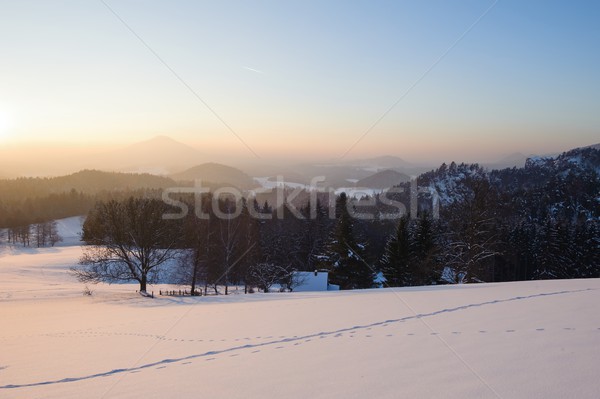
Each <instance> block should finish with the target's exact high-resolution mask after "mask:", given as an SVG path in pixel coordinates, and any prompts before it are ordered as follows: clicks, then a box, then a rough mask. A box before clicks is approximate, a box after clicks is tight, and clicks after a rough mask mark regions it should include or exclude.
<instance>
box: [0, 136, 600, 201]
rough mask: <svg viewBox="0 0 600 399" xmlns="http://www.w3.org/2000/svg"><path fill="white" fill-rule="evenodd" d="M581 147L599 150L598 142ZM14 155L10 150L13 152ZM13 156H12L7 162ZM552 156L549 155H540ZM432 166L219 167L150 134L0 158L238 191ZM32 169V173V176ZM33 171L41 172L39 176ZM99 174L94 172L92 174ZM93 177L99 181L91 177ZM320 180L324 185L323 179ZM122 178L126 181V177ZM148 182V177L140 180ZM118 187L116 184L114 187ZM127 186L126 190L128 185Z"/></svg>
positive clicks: (386, 182)
mask: <svg viewBox="0 0 600 399" xmlns="http://www.w3.org/2000/svg"><path fill="white" fill-rule="evenodd" d="M585 148H600V144H595V145H591V146H588V147H585ZM17 152H18V151H14V153H15V154H16V153H17ZM11 156H12V157H14V159H13V158H11ZM548 156H556V155H555V154H552V155H546V156H543V157H542V158H544V157H548ZM535 158H536V156H533V155H530V156H526V155H524V154H522V153H514V154H511V155H509V156H507V157H505V158H503V159H501V160H498V161H496V162H493V163H487V164H482V165H481V166H483V167H484V168H486V169H488V170H494V169H496V170H497V169H504V168H512V167H523V166H525V164H526V162H527V160H528V159H535ZM437 166H438V165H431V166H419V165H415V164H412V163H410V162H407V161H405V160H404V159H402V158H399V157H397V156H391V155H386V156H380V157H373V158H366V159H354V160H339V159H338V160H332V161H329V162H327V163H304V164H296V165H291V164H288V165H277V166H274V165H266V164H265V165H259V164H248V165H243V164H241V165H237V166H236V165H233V166H228V165H223V164H221V163H215V162H207V155H206V154H203V153H201V152H200V151H199V150H197V149H195V148H194V147H191V146H189V145H186V144H183V143H180V142H179V141H176V140H174V139H172V138H170V137H167V136H156V137H154V138H151V139H149V140H145V141H141V142H138V143H135V144H132V145H129V146H127V147H125V148H121V149H117V150H112V151H105V152H102V153H95V154H93V153H91V154H77V152H75V153H74V154H72V155H67V152H66V150H61V151H44V150H43V149H41V148H39V149H36V150H35V152H32V153H31V156H29V157H28V158H27V159H23V158H22V157H20V158H19V157H18V156H17V155H14V154H11V153H10V152H3V153H2V154H0V170H1V171H2V175H3V176H4V177H5V178H6V177H17V176H51V175H63V176H64V175H67V174H68V173H72V172H73V171H74V170H83V169H87V170H88V171H87V172H85V175H84V178H83V179H82V180H81V182H79V183H77V184H74V185H73V184H72V185H73V187H74V188H76V189H79V187H81V186H82V185H83V184H86V183H89V184H93V182H86V181H85V179H89V178H90V177H91V176H92V175H91V173H92V172H90V171H89V170H105V171H109V172H127V173H138V174H139V173H142V174H143V173H148V174H150V175H155V176H164V177H169V179H168V180H169V182H166V181H162V182H158V181H156V182H152V183H151V184H150V186H151V187H156V186H162V185H163V184H171V183H174V182H176V181H181V182H186V184H189V183H190V182H193V181H195V180H201V181H203V182H204V183H213V184H217V185H231V186H235V187H238V188H240V189H244V190H247V189H252V188H256V187H257V184H258V183H257V180H256V179H257V178H260V179H261V181H266V180H270V181H275V180H276V179H277V177H278V176H282V178H283V180H284V181H285V182H286V183H290V185H292V186H293V185H296V186H297V185H298V184H301V185H309V184H310V183H311V181H312V180H313V179H314V178H319V181H321V183H320V184H321V185H322V186H329V187H333V188H347V187H361V188H372V189H378V190H382V189H386V188H388V187H391V186H394V185H397V184H400V183H402V182H405V181H408V180H409V179H410V176H418V175H421V174H422V173H425V172H428V171H430V170H433V169H435V168H436V167H437ZM36 171H37V172H36ZM39 171H43V173H40V172H39ZM94 173H100V172H94ZM69 176H71V177H70V180H71V181H73V182H74V181H75V180H77V179H78V176H81V175H78V174H77V173H75V174H71V175H69ZM95 178H99V175H97V176H96V177H95ZM323 179H324V181H323ZM126 180H127V179H126ZM144 181H146V182H148V178H147V177H144ZM119 184H121V183H118V184H117V185H119ZM133 186H135V184H133ZM133 186H132V187H133Z"/></svg>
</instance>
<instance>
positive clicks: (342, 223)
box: [325, 193, 374, 289]
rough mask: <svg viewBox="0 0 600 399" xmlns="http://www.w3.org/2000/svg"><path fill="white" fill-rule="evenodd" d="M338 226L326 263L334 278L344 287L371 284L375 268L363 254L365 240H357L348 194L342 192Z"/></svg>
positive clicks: (350, 287)
mask: <svg viewBox="0 0 600 399" xmlns="http://www.w3.org/2000/svg"><path fill="white" fill-rule="evenodd" d="M336 216H337V220H336V226H335V228H334V231H333V235H332V237H331V239H330V241H329V245H328V248H327V249H328V254H327V259H326V260H325V265H326V266H327V268H328V269H329V270H330V273H331V274H330V281H331V282H332V283H333V284H337V285H339V286H340V288H341V289H355V288H371V287H372V286H373V277H374V272H373V269H372V267H371V266H369V265H367V264H366V263H365V261H364V257H363V254H362V252H363V248H364V246H363V245H362V244H359V243H357V242H356V239H355V237H354V231H353V219H352V217H351V216H350V214H349V212H348V197H347V196H346V194H345V193H342V194H341V195H340V196H339V198H338V200H337V203H336Z"/></svg>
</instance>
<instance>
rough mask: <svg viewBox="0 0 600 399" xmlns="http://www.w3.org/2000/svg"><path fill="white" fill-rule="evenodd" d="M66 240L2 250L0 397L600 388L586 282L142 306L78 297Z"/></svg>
mask: <svg viewBox="0 0 600 399" xmlns="http://www.w3.org/2000/svg"><path fill="white" fill-rule="evenodd" d="M69 224H72V226H71V227H73V228H75V227H76V226H77V224H76V221H75V220H71V221H69V222H65V223H64V224H63V227H62V228H63V230H62V231H64V232H66V231H68V230H69V229H68V226H69ZM76 236H77V235H76V234H75V235H72V236H71V237H70V238H68V239H67V240H65V243H68V242H73V241H68V240H74V239H75V237H76ZM65 243H62V246H60V247H54V248H42V249H28V250H23V249H19V248H8V247H0V320H1V321H2V328H1V329H0V398H33V397H44V398H80V397H86V398H139V397H144V398H165V397H184V398H188V397H199V396H202V397H228V398H255V397H264V396H265V395H266V396H269V397H286V398H306V397H315V398H332V397H334V398H335V397H339V398H359V397H360V398H364V397H377V398H397V397H414V398H429V397H437V398H475V397H476V398H528V399H529V398H559V397H573V398H597V397H598V392H600V379H598V378H597V373H598V370H597V368H598V359H600V312H599V311H598V310H599V309H598V306H599V305H598V304H599V303H600V280H598V279H590V280H568V281H567V280H555V281H530V282H516V283H498V284H477V285H445V286H433V287H413V288H403V289H376V290H375V289H374V290H358V291H341V292H303V293H301V292H298V293H296V292H293V293H269V294H249V295H243V294H240V295H229V296H223V295H221V296H210V297H195V298H190V297H185V298H180V297H156V298H154V299H150V298H143V297H141V296H139V295H137V294H136V293H135V290H136V288H137V286H136V285H133V284H120V285H112V286H108V285H104V284H100V285H97V286H93V285H92V286H90V288H91V289H92V290H93V291H94V294H93V295H92V296H84V295H82V291H83V288H84V287H83V285H82V284H80V283H78V282H77V281H75V280H74V279H73V278H72V277H71V276H70V275H69V274H68V273H67V272H66V271H67V270H68V268H69V267H70V266H71V265H74V264H75V263H76V262H77V259H78V257H79V256H80V255H81V248H80V247H78V246H75V245H66V244H65ZM160 288H161V287H160V286H154V287H152V288H150V290H154V291H155V292H158V289H160Z"/></svg>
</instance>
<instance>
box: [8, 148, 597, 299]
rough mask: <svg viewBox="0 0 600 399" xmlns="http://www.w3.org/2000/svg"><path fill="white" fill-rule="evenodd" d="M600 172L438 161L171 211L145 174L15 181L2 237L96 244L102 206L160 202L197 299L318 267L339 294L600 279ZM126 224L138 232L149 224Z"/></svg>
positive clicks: (588, 162)
mask: <svg viewBox="0 0 600 399" xmlns="http://www.w3.org/2000/svg"><path fill="white" fill-rule="evenodd" d="M599 172H600V150H596V149H592V148H588V149H577V150H572V151H569V152H566V153H563V154H561V155H560V156H558V157H553V158H532V159H529V160H528V161H527V164H526V165H525V166H524V167H523V168H511V169H503V170H491V171H489V170H485V169H484V168H482V167H480V166H478V165H476V164H456V163H451V164H450V165H446V164H443V165H441V166H440V167H439V168H438V169H436V170H433V171H431V172H428V173H425V174H423V175H421V176H419V178H418V179H417V181H416V182H406V183H402V184H400V185H398V186H397V187H394V188H393V189H392V190H389V192H386V193H382V194H379V195H377V196H375V197H372V198H370V197H367V198H362V199H360V200H359V199H355V198H350V197H348V196H346V195H345V194H341V195H339V196H335V195H333V194H332V193H331V192H322V193H319V194H318V195H312V194H311V193H309V192H302V193H300V194H298V193H296V195H295V198H294V200H293V201H289V203H288V202H285V204H282V203H278V202H277V201H276V199H275V196H274V195H273V194H264V195H262V196H259V197H249V198H247V199H236V198H234V197H231V198H230V197H228V196H221V197H219V198H214V197H213V196H212V195H211V194H202V195H201V196H198V195H196V196H194V195H192V194H179V195H178V197H177V201H180V202H179V204H180V205H179V206H177V205H175V206H173V205H174V204H171V205H170V206H169V205H167V204H164V203H163V201H162V200H161V199H160V196H161V190H162V189H164V188H166V187H169V186H170V184H175V183H174V182H172V181H169V179H166V178H159V177H155V176H150V175H147V176H144V177H143V178H142V177H139V176H135V175H131V176H129V177H122V176H120V175H119V177H118V178H117V177H116V176H118V175H115V176H112V177H111V176H110V174H102V175H99V176H101V177H102V178H106V180H105V181H104V180H103V181H100V182H99V183H98V185H97V186H94V185H93V184H92V183H93V176H89V179H90V180H88V179H82V181H86V182H85V184H89V186H84V185H83V183H80V185H78V186H76V185H74V183H71V184H65V183H63V181H60V184H56V186H54V185H53V184H51V183H50V182H48V181H44V184H39V185H38V183H40V182H39V181H35V180H31V179H23V180H20V181H19V180H16V181H11V182H6V181H4V182H1V183H0V185H1V186H2V188H3V190H2V195H0V226H2V227H8V228H12V229H17V228H18V227H19V226H25V225H28V224H33V223H38V224H39V223H44V222H48V221H51V220H53V219H56V218H60V217H66V216H73V215H80V214H86V213H87V212H88V211H89V216H88V218H87V221H86V223H85V226H84V235H83V238H84V240H85V241H86V242H88V243H91V244H93V243H94V242H96V243H97V242H99V241H98V240H99V239H101V238H102V237H103V236H104V235H105V233H106V229H107V227H106V226H105V225H104V223H105V220H104V219H105V218H106V214H104V213H103V212H102V209H104V210H106V209H108V208H107V206H108V204H113V205H112V207H113V208H114V209H117V208H118V207H116V205H114V204H119V203H125V202H126V201H131V200H133V198H143V199H145V200H146V201H155V202H160V203H161V204H162V205H161V206H164V208H160V209H162V211H161V213H160V214H156V212H155V213H153V214H152V215H154V216H153V217H159V220H157V221H155V223H156V226H158V225H160V226H166V227H165V230H164V231H165V232H169V233H168V234H167V233H164V234H163V236H162V238H161V239H160V241H157V245H159V246H161V247H169V248H177V249H178V250H180V253H182V254H184V255H185V256H181V257H179V261H178V264H179V267H178V270H177V273H176V279H177V282H178V283H181V284H189V285H192V287H196V286H204V289H205V290H206V289H209V288H210V287H212V288H214V289H215V290H216V287H217V286H218V285H221V286H223V285H224V286H226V287H227V286H228V285H230V284H236V285H239V284H245V285H246V286H248V287H250V289H251V288H252V287H256V286H258V287H260V288H262V289H265V290H266V289H268V286H269V285H272V284H274V283H280V284H282V285H284V286H288V287H289V288H293V281H290V280H289V279H290V276H291V275H292V274H291V271H295V270H305V271H312V270H316V269H326V270H329V271H330V281H331V283H333V284H338V285H340V287H341V288H342V289H352V288H368V287H374V286H381V285H385V286H410V285H427V284H443V283H459V282H494V281H514V280H529V279H550V278H588V277H600V178H599ZM82 173H86V172H82ZM87 173H90V172H87ZM112 178H114V179H112ZM111 179H112V180H111ZM11 184H12V186H10V185H11ZM92 186H93V187H95V188H93V189H92V188H90V187H92ZM5 190H6V191H5ZM19 190H21V191H20V196H19V195H16V194H15V192H19ZM61 190H62V191H61ZM11 192H12V193H11ZM287 194H289V192H288V193H284V196H285V195H287ZM127 198H131V199H129V200H128V199H127ZM415 199H416V201H415ZM182 204H183V206H181V205H182ZM109 208H110V207H109ZM184 208H185V210H188V212H184V213H182V215H181V216H178V213H180V212H181V211H182V210H183V209H184ZM123 212H124V211H123ZM131 212H133V211H131ZM164 214H171V216H172V217H169V218H167V219H164V218H163V215H164ZM365 215H367V216H369V217H364V216H365ZM132 220H133V219H132ZM136 220H138V223H141V225H139V226H138V227H136V228H138V229H142V230H143V226H144V225H146V224H148V225H149V223H150V221H149V220H143V219H140V218H139V217H138V218H137V219H136ZM140 220H141V222H140ZM132 223H133V222H132ZM103 226H104V227H103ZM167 227H168V228H167ZM15 231H17V230H15ZM158 274H159V269H158V268H157V269H156V270H153V272H152V273H151V274H150V276H149V278H153V276H154V278H158Z"/></svg>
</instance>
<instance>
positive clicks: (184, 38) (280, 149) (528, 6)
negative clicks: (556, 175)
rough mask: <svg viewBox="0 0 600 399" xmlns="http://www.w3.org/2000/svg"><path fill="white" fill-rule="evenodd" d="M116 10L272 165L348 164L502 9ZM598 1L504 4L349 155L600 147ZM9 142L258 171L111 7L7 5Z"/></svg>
mask: <svg viewBox="0 0 600 399" xmlns="http://www.w3.org/2000/svg"><path fill="white" fill-rule="evenodd" d="M106 3H107V4H108V5H109V6H110V7H111V8H112V9H113V10H114V11H115V12H116V13H117V14H118V15H119V16H120V17H121V18H122V19H123V20H124V21H126V23H127V24H128V25H129V26H130V27H131V28H132V29H133V30H134V31H135V32H136V33H137V34H138V35H139V36H140V37H141V38H142V39H143V40H144V41H145V42H146V43H147V44H148V45H149V46H150V47H151V48H152V49H153V50H154V51H155V52H156V53H157V54H158V55H159V56H160V57H161V58H162V59H163V60H164V61H165V62H166V63H167V64H168V65H169V66H170V67H171V68H172V69H173V70H174V71H175V72H176V73H177V74H178V75H179V76H180V77H181V78H182V79H183V80H184V81H185V82H186V83H187V84H188V85H189V86H190V87H191V88H192V89H193V90H194V91H195V92H196V93H197V94H198V95H199V96H200V97H201V98H202V99H203V100H204V101H205V102H206V103H207V104H209V106H210V107H211V108H212V109H213V110H214V111H215V112H216V113H217V114H218V115H219V116H220V117H221V118H222V119H223V120H224V121H225V122H226V123H227V124H228V125H229V126H230V127H231V128H232V129H233V130H234V131H235V132H236V133H237V134H238V135H239V136H240V137H242V138H243V140H244V141H246V142H247V144H248V145H249V146H250V147H252V149H253V150H254V151H255V152H256V153H258V154H259V155H261V156H263V157H268V156H271V155H273V154H276V153H277V154H280V155H281V154H289V155H296V156H302V155H303V154H308V155H312V156H323V157H339V156H342V155H343V154H344V153H345V152H346V150H348V149H349V148H350V147H351V146H352V145H353V143H355V142H356V141H357V140H358V139H359V138H360V137H361V136H362V135H363V134H364V133H365V132H366V131H367V129H369V127H370V126H372V125H373V123H374V122H375V121H376V120H377V119H378V118H379V117H380V116H381V115H382V114H383V113H384V112H385V111H386V110H387V109H388V108H389V107H390V106H391V105H392V104H393V103H394V102H396V101H397V100H398V99H399V98H400V97H401V96H402V95H403V94H404V93H406V91H407V90H408V89H409V88H410V87H411V86H412V85H413V84H414V83H415V82H416V81H417V80H418V78H419V77H420V76H422V75H423V74H424V72H425V71H427V70H428V69H429V68H430V67H431V66H432V65H433V64H434V63H435V62H436V60H438V58H439V57H440V56H442V54H444V53H445V52H446V50H447V49H448V48H450V47H451V45H452V44H453V43H454V42H455V41H456V40H457V39H458V38H459V37H461V35H463V34H464V33H465V32H466V31H467V29H468V28H469V27H470V26H471V25H472V24H473V23H474V22H475V21H476V20H477V19H478V18H480V17H481V15H482V14H483V13H484V11H485V10H486V9H488V8H489V7H490V6H491V5H492V4H493V3H494V2H493V1H483V0H482V1H461V0H458V1H375V2H373V1H365V2H345V1H335V2H334V1H330V2H320V1H314V2H307V1H296V2H287V1H286V2H278V1H263V2H249V1H240V2H230V1H225V2H220V1H219V2H215V1H210V2H195V1H172V2H171V1H169V2H167V1H160V2H159V1H141V0H138V1H133V0H130V1H121V0H106ZM599 49H600V2H594V1H589V2H586V1H578V2H567V1H506V0H500V1H498V3H497V4H496V5H495V6H493V7H492V9H491V10H489V12H488V13H487V14H486V15H485V16H484V17H483V18H482V19H481V20H480V21H479V22H478V23H477V24H476V25H475V26H474V27H473V28H472V29H471V30H470V31H469V32H468V33H467V34H466V35H465V36H464V37H463V38H462V39H461V40H460V41H459V42H458V43H457V44H456V45H455V46H454V47H452V48H451V49H450V51H449V52H448V53H447V54H446V56H445V57H443V58H442V59H441V60H440V61H439V63H437V64H436V65H435V67H434V68H433V69H431V71H430V72H429V73H427V74H426V75H425V76H424V78H423V79H422V80H421V81H419V83H418V84H416V86H414V87H413V88H412V90H410V92H409V93H408V94H407V95H406V97H404V98H403V99H402V101H400V103H399V104H398V105H397V106H396V107H394V108H393V109H392V110H391V111H390V112H389V114H387V115H386V117H385V118H383V119H382V120H381V122H380V123H379V124H377V126H375V128H374V129H373V130H372V131H371V132H370V133H369V134H367V135H366V136H365V137H364V139H363V140H362V141H360V143H359V144H358V145H356V146H355V147H354V148H353V149H352V151H351V152H350V153H349V154H348V156H349V157H358V156H364V155H375V154H393V155H399V156H402V157H405V158H407V159H409V160H419V159H448V158H450V157H452V158H457V159H465V160H480V159H482V158H490V157H491V158H494V157H496V158H497V157H501V156H502V155H506V154H509V153H511V152H514V151H521V152H524V153H531V152H535V153H543V152H554V151H561V150H565V149H568V148H571V147H576V146H581V145H588V144H593V143H596V142H600V112H599V111H600V74H599V72H598V71H600V50H599ZM0 54H1V58H0V60H1V61H0V143H1V142H5V143H7V142H13V143H14V142H16V141H36V142H41V141H55V142H88V143H95V142H109V141H114V142H122V143H129V142H132V141H136V140H139V139H144V138H149V137H151V136H154V135H158V134H165V135H169V136H171V137H173V138H175V139H178V140H181V141H184V142H186V143H189V144H194V145H198V146H202V147H205V148H214V150H215V151H225V150H227V151H232V152H237V153H239V154H245V155H251V154H249V151H248V150H247V149H246V148H245V146H244V145H242V144H241V143H240V142H239V140H238V139H237V138H236V137H235V136H234V135H233V134H232V133H231V132H230V131H228V129H227V128H226V127H225V126H224V125H223V123H222V122H221V121H220V120H219V119H218V118H217V117H215V115H213V114H212V113H211V112H210V111H209V110H207V108H206V107H205V105H204V104H202V103H201V102H200V101H199V100H198V99H196V98H195V97H194V96H193V95H192V94H191V93H190V91H189V90H188V89H187V88H186V87H185V86H184V85H183V84H181V82H179V81H178V80H177V78H175V77H174V75H173V74H172V73H171V72H170V71H169V70H168V69H167V68H166V67H165V66H164V65H162V64H161V63H160V62H159V61H158V60H157V59H156V58H155V56H154V55H153V54H152V53H151V52H150V51H149V50H148V49H147V48H145V47H144V46H143V44H142V43H141V42H140V41H139V40H138V39H137V38H136V37H135V36H134V35H133V34H132V33H131V32H130V31H128V30H127V28H126V27H125V26H124V25H123V24H122V23H121V22H120V21H119V20H118V19H117V17H116V16H115V15H113V14H112V13H111V12H110V11H109V10H108V8H107V7H106V6H105V5H104V4H103V3H102V2H101V1H75V0H73V1H59V0H55V1H27V0H25V1H16V2H15V1H1V2H0Z"/></svg>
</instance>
